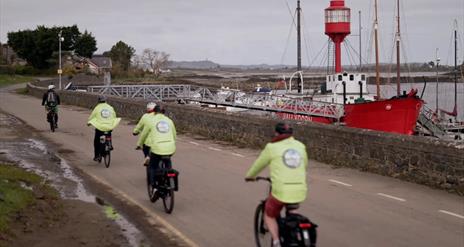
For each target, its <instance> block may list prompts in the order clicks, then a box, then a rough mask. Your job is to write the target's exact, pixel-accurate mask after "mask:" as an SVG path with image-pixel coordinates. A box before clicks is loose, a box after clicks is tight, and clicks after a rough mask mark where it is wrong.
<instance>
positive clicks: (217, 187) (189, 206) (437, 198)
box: [0, 91, 464, 247]
mask: <svg viewBox="0 0 464 247" xmlns="http://www.w3.org/2000/svg"><path fill="white" fill-rule="evenodd" d="M40 103H41V102H40V100H39V99H37V98H33V97H30V96H24V95H18V94H14V93H9V92H6V91H3V92H0V109H1V110H3V111H5V112H7V113H10V114H13V115H15V116H17V117H18V118H20V119H22V120H23V121H25V122H26V123H27V124H28V125H30V126H32V127H33V128H35V129H37V130H39V131H40V132H42V134H43V135H45V136H46V137H47V138H49V139H51V140H52V141H53V142H55V143H57V144H59V145H61V147H62V148H63V149H68V150H73V151H74V153H73V154H72V155H71V158H69V159H70V160H68V161H69V163H71V164H72V165H73V166H76V167H79V168H80V169H82V170H84V171H85V172H87V173H88V174H90V175H91V176H92V177H94V178H95V179H98V180H99V181H101V182H103V183H105V184H107V185H110V186H111V188H112V189H113V190H114V191H116V192H117V193H120V194H122V195H125V196H126V197H129V198H130V200H131V201H132V202H134V203H136V204H137V205H139V206H140V207H143V208H144V209H146V210H149V211H150V214H148V216H147V217H155V218H156V217H161V218H162V221H163V222H166V224H168V225H170V226H172V228H171V230H172V231H174V232H175V233H177V234H178V235H179V236H182V237H184V238H185V239H186V240H187V241H189V242H190V243H191V245H193V246H195V245H196V246H223V247H227V246H250V247H251V246H254V242H253V241H254V240H253V233H252V230H253V220H252V219H253V214H254V210H255V207H256V205H257V203H258V201H259V200H260V199H261V198H263V197H264V196H265V193H266V191H267V185H266V184H265V183H245V182H244V181H243V177H244V174H245V172H246V170H247V169H248V168H249V166H250V165H251V164H252V162H253V161H254V159H255V158H256V157H257V155H258V153H259V151H257V150H252V149H240V148H237V147H234V146H229V145H221V144H218V143H215V142H212V141H209V140H204V139H195V138H194V137H192V136H189V135H179V139H178V142H177V143H178V146H177V153H176V155H175V156H174V158H173V164H174V167H175V168H176V169H178V170H179V171H180V191H179V192H178V193H177V194H176V204H175V208H174V212H173V214H172V215H166V214H165V213H164V211H163V208H162V203H160V202H157V203H156V204H151V203H150V202H149V200H148V198H147V194H146V187H145V169H144V168H143V167H142V165H141V163H142V153H141V151H136V150H134V147H135V143H136V137H133V136H132V134H131V131H132V129H133V127H134V126H133V125H130V124H128V121H122V122H121V124H120V126H118V127H117V128H116V130H115V131H113V142H114V146H115V150H114V152H113V153H112V163H111V166H110V168H109V169H106V168H105V167H104V166H103V164H97V163H95V162H94V161H92V157H93V146H92V145H93V144H92V143H93V141H92V140H93V135H94V130H93V129H92V128H90V127H87V126H86V120H87V117H88V115H89V114H90V111H89V110H87V109H83V108H79V107H75V106H61V107H60V115H59V116H60V120H59V129H58V130H57V132H55V133H51V132H50V131H49V129H48V123H47V122H46V121H45V112H44V109H43V108H42V107H41V106H40ZM309 156H311V154H309ZM300 212H301V213H302V214H304V215H306V216H309V217H310V219H311V220H313V221H314V222H315V223H317V224H319V238H318V246H356V247H359V246H376V247H380V246H408V247H409V246H422V247H424V246H433V247H436V246H450V247H451V246H453V247H457V246H464V199H463V197H459V196H456V195H453V194H449V193H447V192H444V191H439V190H434V189H430V188H427V187H425V186H420V185H416V184H412V183H407V182H403V181H399V180H396V179H393V178H388V177H382V176H378V175H375V174H369V173H362V172H358V171H355V170H351V169H333V168H331V167H330V166H328V165H325V164H322V163H319V162H316V161H313V160H311V161H310V167H309V196H308V199H307V201H305V202H304V203H303V204H302V205H301V209H300ZM158 220H159V219H158Z"/></svg>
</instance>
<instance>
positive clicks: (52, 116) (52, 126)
mask: <svg viewBox="0 0 464 247" xmlns="http://www.w3.org/2000/svg"><path fill="white" fill-rule="evenodd" d="M48 120H49V121H48V122H49V123H50V130H51V131H52V132H55V127H56V124H55V114H53V113H49V114H48Z"/></svg>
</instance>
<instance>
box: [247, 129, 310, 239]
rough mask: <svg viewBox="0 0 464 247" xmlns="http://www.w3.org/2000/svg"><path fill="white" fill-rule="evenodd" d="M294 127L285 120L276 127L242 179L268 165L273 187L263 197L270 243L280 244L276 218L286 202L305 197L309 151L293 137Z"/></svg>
mask: <svg viewBox="0 0 464 247" xmlns="http://www.w3.org/2000/svg"><path fill="white" fill-rule="evenodd" d="M292 135H293V129H292V128H291V127H290V126H289V125H288V124H285V123H278V124H277V125H276V127H275V137H274V138H273V139H272V141H271V143H268V144H267V145H266V147H265V148H264V150H263V151H262V152H261V154H260V155H259V157H258V159H257V160H256V161H255V163H254V164H253V166H252V167H251V168H250V170H248V172H247V174H246V178H245V180H254V179H255V177H256V176H257V175H258V174H259V173H260V172H261V171H262V170H264V168H266V167H267V166H269V169H270V175H271V181H272V191H271V194H270V195H269V197H268V199H267V200H266V206H265V214H264V221H265V223H266V225H267V227H268V228H269V231H270V232H271V235H272V239H273V240H274V241H273V246H274V247H277V246H280V241H279V229H278V225H277V220H276V218H277V217H278V216H279V214H280V211H281V210H282V208H283V207H284V206H285V205H286V204H298V203H301V202H303V201H304V200H305V199H306V194H307V183H306V168H307V166H308V155H307V153H306V147H305V145H304V144H303V143H301V142H299V141H297V140H295V139H294V138H293V136H292Z"/></svg>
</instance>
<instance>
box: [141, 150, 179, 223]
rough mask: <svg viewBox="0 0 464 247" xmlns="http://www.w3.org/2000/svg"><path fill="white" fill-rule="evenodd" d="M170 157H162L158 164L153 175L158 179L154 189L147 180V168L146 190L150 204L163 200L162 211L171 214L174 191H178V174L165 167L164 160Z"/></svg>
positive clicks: (148, 179)
mask: <svg viewBox="0 0 464 247" xmlns="http://www.w3.org/2000/svg"><path fill="white" fill-rule="evenodd" d="M169 158H170V156H166V157H162V158H161V160H160V164H159V167H160V168H159V170H158V171H157V173H156V174H155V176H156V177H157V179H158V186H157V187H156V189H155V188H154V187H153V186H152V185H151V183H150V178H149V166H147V190H148V197H149V198H150V201H151V202H153V203H154V202H156V201H157V200H158V199H159V198H161V199H162V200H163V206H164V211H165V212H166V213H167V214H171V213H172V210H174V191H178V190H179V183H178V177H179V172H178V171H176V170H174V169H172V168H170V167H166V165H165V162H164V161H165V159H169Z"/></svg>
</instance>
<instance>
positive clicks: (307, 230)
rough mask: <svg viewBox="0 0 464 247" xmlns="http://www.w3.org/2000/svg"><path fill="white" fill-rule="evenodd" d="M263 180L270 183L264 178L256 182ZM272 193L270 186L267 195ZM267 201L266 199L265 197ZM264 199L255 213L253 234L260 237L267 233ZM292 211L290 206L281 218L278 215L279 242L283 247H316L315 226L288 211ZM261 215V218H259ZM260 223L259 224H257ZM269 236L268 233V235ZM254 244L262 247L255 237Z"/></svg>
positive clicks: (257, 179) (286, 207) (258, 178)
mask: <svg viewBox="0 0 464 247" xmlns="http://www.w3.org/2000/svg"><path fill="white" fill-rule="evenodd" d="M259 180H265V181H268V182H269V183H271V180H270V179H269V178H266V177H256V181H259ZM271 191H272V185H271V184H270V186H269V193H268V195H269V194H270V193H271ZM266 199H267V197H266ZM266 199H264V200H261V201H260V203H259V204H258V207H257V209H256V213H255V234H262V236H261V237H264V235H265V234H266V233H267V231H268V230H267V229H266V228H265V227H264V226H265V223H264V217H263V216H264V213H265V212H264V211H265V205H266ZM292 210H294V209H293V208H292V207H291V206H287V205H286V206H285V216H284V217H282V216H281V215H279V216H278V217H277V218H276V220H277V224H278V227H279V235H280V242H281V244H282V246H283V247H285V246H305V247H306V246H311V247H315V246H316V238H317V232H316V228H317V225H316V224H313V223H312V222H311V221H310V220H309V219H307V218H306V217H304V216H302V215H299V214H296V213H292V212H290V211H292ZM259 214H261V217H259ZM257 221H260V222H257ZM289 228H290V230H289ZM268 234H269V233H268ZM255 238H256V244H257V246H258V247H261V246H263V244H262V242H261V241H262V240H258V238H260V237H258V236H257V235H255Z"/></svg>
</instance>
